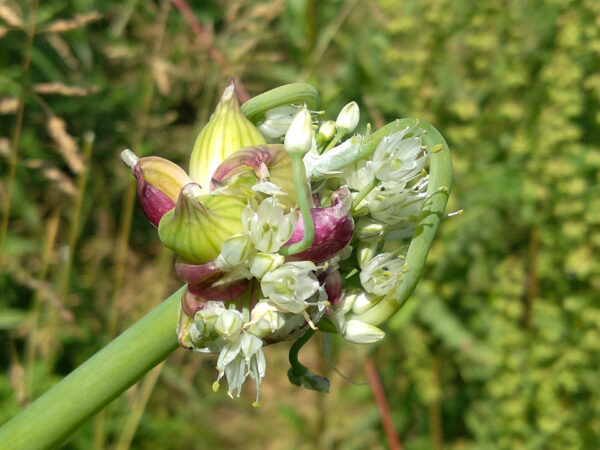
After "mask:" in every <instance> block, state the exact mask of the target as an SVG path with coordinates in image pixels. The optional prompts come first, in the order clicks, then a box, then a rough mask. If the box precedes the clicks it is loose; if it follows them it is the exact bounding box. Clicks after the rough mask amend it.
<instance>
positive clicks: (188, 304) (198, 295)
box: [181, 280, 250, 319]
mask: <svg viewBox="0 0 600 450" xmlns="http://www.w3.org/2000/svg"><path fill="white" fill-rule="evenodd" d="M214 281H215V280H212V281H210V282H207V283H199V284H188V287H187V289H186V291H185V293H184V295H183V297H181V309H182V310H183V312H184V313H186V314H187V315H188V316H190V317H191V318H192V319H193V318H194V315H195V314H196V313H197V312H198V311H200V310H201V309H204V307H205V306H206V302H208V301H220V302H226V301H228V300H233V299H234V298H237V297H239V296H240V295H242V294H243V293H244V291H245V290H246V289H247V288H248V285H249V284H250V280H238V281H234V282H232V283H229V284H224V285H220V286H212V283H214Z"/></svg>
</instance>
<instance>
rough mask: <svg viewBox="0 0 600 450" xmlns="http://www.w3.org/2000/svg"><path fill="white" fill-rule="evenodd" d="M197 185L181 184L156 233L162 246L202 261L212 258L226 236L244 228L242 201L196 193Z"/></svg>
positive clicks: (198, 262)
mask: <svg viewBox="0 0 600 450" xmlns="http://www.w3.org/2000/svg"><path fill="white" fill-rule="evenodd" d="M200 194H201V190H200V186H198V185H197V184H195V183H190V184H187V185H186V186H184V188H183V189H182V190H181V194H180V195H179V199H178V200H177V205H176V206H175V208H174V209H173V210H171V211H169V212H168V213H167V214H165V215H164V216H163V218H162V219H161V221H160V223H159V226H158V235H159V237H160V240H161V241H162V242H163V243H164V244H165V246H166V247H167V248H169V249H171V250H173V251H174V252H175V253H177V254H178V255H180V256H181V257H182V258H183V259H185V260H186V261H187V262H191V263H195V264H203V263H206V262H208V261H210V260H211V259H213V258H215V257H216V256H217V255H218V254H219V253H220V251H221V245H222V244H223V242H224V241H225V240H226V239H227V238H229V237H230V236H232V235H234V234H238V233H242V232H243V231H244V229H243V227H242V221H241V216H242V210H243V209H244V206H245V205H244V203H243V202H242V201H241V200H240V199H238V198H236V197H231V196H228V195H218V194H211V195H200Z"/></svg>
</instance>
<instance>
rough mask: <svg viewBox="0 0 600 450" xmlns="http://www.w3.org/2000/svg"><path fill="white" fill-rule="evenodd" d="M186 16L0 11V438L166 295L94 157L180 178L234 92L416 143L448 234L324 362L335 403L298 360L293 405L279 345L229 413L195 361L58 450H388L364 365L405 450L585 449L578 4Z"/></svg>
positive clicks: (591, 181)
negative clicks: (315, 102) (349, 105)
mask: <svg viewBox="0 0 600 450" xmlns="http://www.w3.org/2000/svg"><path fill="white" fill-rule="evenodd" d="M190 5H192V8H193V9H192V10H191V11H187V13H189V12H191V15H190V14H188V15H187V16H186V10H185V4H184V3H183V2H181V1H177V0H174V1H173V2H172V3H171V2H169V1H158V0H156V1H153V2H139V1H136V0H128V1H125V2H117V1H112V0H111V1H106V2H101V3H100V2H96V4H94V2H91V1H89V0H76V1H72V2H68V4H65V2H59V1H53V0H52V1H44V2H40V5H39V6H36V4H35V3H34V2H33V1H26V2H16V1H3V2H0V136H2V137H0V174H1V175H2V184H1V189H2V190H1V191H0V198H1V199H2V203H3V204H4V205H6V203H7V198H9V197H10V196H12V202H11V210H10V220H9V221H8V222H7V225H8V232H7V234H6V239H5V244H4V248H3V252H2V257H0V259H1V260H2V271H1V274H0V289H1V296H0V328H1V330H0V362H1V365H0V367H2V372H1V373H0V423H1V422H4V421H5V420H6V419H8V418H9V417H10V416H11V415H13V414H14V413H16V412H17V411H18V409H19V408H21V407H23V406H24V405H26V404H27V403H28V402H29V401H30V400H31V399H32V398H35V397H36V396H37V395H39V394H41V393H42V392H43V391H45V390H46V389H47V388H48V387H49V386H50V385H52V384H53V383H54V382H56V381H57V380H58V379H59V378H61V377H62V376H64V375H65V374H67V373H68V372H69V371H71V370H72V369H73V368H74V367H75V366H77V365H78V364H80V363H81V362H82V361H84V360H85V359H86V358H88V357H89V356H90V355H91V354H93V353H94V352H95V351H96V350H97V349H99V348H100V347H101V346H102V345H103V344H104V343H106V342H107V341H108V340H109V339H110V338H111V337H112V336H114V335H115V334H116V333H118V332H119V331H121V330H123V329H124V328H126V327H127V326H128V325H129V324H131V323H133V322H134V321H135V320H136V319H137V318H138V317H140V316H141V315H142V314H143V313H144V312H145V311H148V310H149V309H151V308H152V307H153V305H155V304H157V303H158V302H159V301H160V300H161V298H163V297H164V296H165V294H166V293H168V292H169V291H171V290H173V289H174V288H175V287H177V280H176V279H175V278H174V277H173V275H172V269H171V263H172V255H171V254H169V253H168V252H167V251H165V250H162V249H161V247H160V245H159V244H158V239H157V238H156V232H155V230H154V229H153V228H152V227H151V226H150V225H148V224H147V222H146V220H145V218H144V217H143V215H142V214H141V212H140V211H139V209H137V207H136V208H133V205H134V203H133V201H132V200H133V190H132V187H131V186H132V185H131V176H130V174H129V172H128V170H126V168H125V167H123V166H122V165H121V163H120V162H119V159H118V153H119V151H120V150H121V149H123V148H125V147H131V148H132V149H134V150H135V151H136V152H138V153H142V154H157V155H162V156H165V157H167V158H170V159H172V160H174V161H177V162H180V163H182V165H184V167H185V166H186V165H187V158H188V156H189V154H190V151H191V146H192V143H193V140H194V138H195V136H196V134H197V132H198V130H199V129H200V128H201V126H202V124H203V123H205V122H206V121H207V119H208V116H209V114H210V112H211V111H212V108H213V106H214V105H215V103H216V99H217V97H218V95H219V94H220V91H221V89H222V88H223V87H224V85H225V83H226V81H227V79H228V78H229V77H230V76H232V75H233V74H235V75H236V76H238V77H239V78H240V79H241V80H242V82H243V84H244V86H245V87H246V89H247V90H248V92H249V93H250V94H256V93H259V92H262V91H264V90H266V89H268V88H271V87H274V86H277V85H280V84H284V83H287V82H294V81H309V82H311V83H313V84H314V85H315V86H316V87H318V89H319V90H320V91H321V93H322V99H323V107H324V109H327V110H329V111H332V114H335V112H336V111H337V110H339V108H340V107H341V106H343V104H345V103H346V102H347V101H350V100H357V101H358V102H359V104H360V106H361V111H362V121H363V122H364V123H365V124H366V123H367V122H371V123H373V124H374V125H375V126H380V125H382V124H383V123H385V122H386V121H389V120H392V119H394V118H396V117H406V116H412V117H421V118H424V119H426V120H428V121H431V122H432V123H433V124H434V125H435V126H436V127H437V128H438V129H440V130H441V131H442V133H443V134H444V135H445V136H446V137H447V140H448V142H449V144H450V147H451V149H452V150H453V158H454V164H455V188H454V191H453V195H452V197H451V204H450V210H452V209H455V210H456V209H461V208H462V209H464V211H465V212H464V214H462V215H460V216H457V217H453V218H451V219H448V220H447V221H446V222H445V223H444V224H443V225H442V228H441V234H440V236H439V237H438V239H437V242H436V244H435V246H434V249H433V250H432V253H431V255H430V259H429V266H428V267H429V268H428V270H427V273H426V275H425V277H424V279H423V280H422V282H421V283H420V286H419V287H418V289H417V292H416V293H415V294H414V298H413V299H412V300H411V301H410V302H409V303H408V304H407V306H406V307H405V308H404V309H403V310H402V311H401V312H400V313H399V314H398V315H397V316H396V317H395V318H394V319H393V320H392V321H391V322H390V323H389V324H388V327H387V331H388V336H387V338H386V339H385V340H384V341H383V342H382V343H381V344H379V345H377V346H374V347H372V348H363V347H356V346H352V345H350V344H343V343H340V342H338V341H335V342H334V346H333V348H332V358H333V360H334V361H335V364H336V366H337V367H338V368H339V369H340V370H341V371H342V372H343V373H345V374H347V375H348V376H349V377H350V378H351V379H352V380H354V381H355V382H356V384H352V383H349V382H347V381H345V380H344V379H342V378H341V377H339V376H338V375H337V374H335V373H334V372H333V370H332V368H331V366H330V365H329V363H328V362H327V361H326V360H325V358H324V357H323V355H322V352H321V350H320V348H318V346H317V345H314V346H313V347H310V348H308V349H307V350H305V351H304V353H303V358H304V360H305V361H306V363H307V365H309V366H311V367H312V368H314V369H317V370H315V371H318V372H319V373H322V374H327V375H329V376H330V377H331V379H332V392H331V393H330V394H329V395H322V394H318V393H313V392H308V391H302V390H299V389H298V388H296V387H294V386H292V385H290V384H289V383H288V382H287V379H286V376H285V371H286V360H285V358H286V352H287V346H286V345H279V346H275V347H273V348H270V349H269V350H268V352H267V353H268V355H267V357H268V359H269V369H268V373H267V377H266V379H265V387H264V391H263V393H262V403H263V406H261V407H260V408H258V409H253V408H251V406H250V404H251V397H252V392H247V393H246V394H247V395H246V394H245V395H243V397H244V398H243V399H241V400H239V401H231V400H229V399H228V398H227V397H226V395H225V394H224V393H223V392H219V393H217V394H214V393H212V391H211V389H210V387H211V384H212V380H213V378H214V377H215V375H216V374H215V371H214V359H213V358H211V357H197V356H194V355H190V354H188V353H186V352H184V351H177V352H176V353H175V354H174V355H172V356H171V357H170V358H169V360H168V361H167V362H166V364H164V365H163V366H160V367H159V368H158V369H156V370H155V371H153V372H151V374H149V375H148V376H147V377H146V378H145V379H144V381H142V382H141V383H140V384H139V385H137V386H136V387H134V388H132V389H130V390H129V391H128V392H127V393H126V394H125V395H123V396H122V397H121V398H120V399H118V400H117V401H116V402H114V403H113V405H112V406H111V407H109V408H108V409H107V411H106V412H104V413H102V414H100V415H99V416H98V417H96V418H95V419H94V420H93V421H91V422H90V423H89V424H86V425H85V426H84V427H83V428H82V429H81V430H80V431H79V432H78V433H77V434H76V435H75V436H74V437H73V438H72V439H71V440H70V441H69V442H68V443H67V445H66V448H90V446H91V445H90V443H93V446H94V447H95V448H106V447H114V448H127V446H128V445H129V444H131V446H132V447H133V448H232V447H242V446H243V447H244V448H277V449H280V448H316V447H318V448H344V449H353V448H357V449H358V448H386V446H387V444H386V441H385V437H384V434H383V431H382V427H381V422H380V416H379V413H378V410H377V408H376V406H375V403H374V401H373V395H372V392H371V388H370V387H369V386H368V385H365V384H361V383H363V382H364V380H365V368H364V367H365V361H366V360H367V359H368V358H372V360H373V361H375V363H376V365H377V368H378V370H379V372H380V375H381V379H382V382H383V385H384V388H385V390H386V393H387V397H388V402H389V404H390V408H391V414H392V419H393V421H394V424H395V427H396V430H397V432H398V434H399V436H400V438H401V441H402V444H403V445H404V447H405V448H412V449H420V448H436V449H439V448H441V447H442V446H445V447H447V448H594V447H597V446H598V445H599V444H600V387H599V386H600V383H598V372H599V369H600V363H599V361H600V304H599V299H600V294H599V292H600V262H599V261H600V260H598V258H597V256H596V255H598V254H599V252H600V232H599V229H600V213H599V211H600V195H599V194H600V188H599V181H600V176H599V173H600V172H599V169H600V148H599V144H598V142H600V127H599V124H600V108H599V105H600V75H599V74H600V58H599V57H600V3H599V2H597V1H594V0H579V1H570V0H548V1H546V2H539V1H529V0H525V1H522V0H519V1H517V0H508V1H499V0H486V1H481V2H471V1H468V0H453V1H450V0H427V1H419V0H403V1H401V2H398V1H394V0H376V1H375V0H368V1H364V2H363V1H357V0H348V1H326V2H317V1H314V0H268V1H254V0H232V1H224V0H223V1H221V0H211V1H206V2H198V4H197V5H196V4H195V3H193V2H190ZM192 16H195V17H196V18H197V20H198V21H199V24H200V28H198V27H196V28H194V26H191V25H190V22H189V20H190V17H192ZM33 23H35V30H34V34H32V36H33V42H32V45H31V47H29V46H28V35H29V34H30V32H31V24H33ZM28 58H30V60H31V63H30V66H29V68H27V64H26V63H25V61H26V60H27V59H28ZM20 99H22V100H23V102H24V103H23V104H24V110H23V125H22V126H20V125H19V119H18V118H19V115H20V111H19V106H20V104H21V102H20ZM89 131H92V132H93V133H94V135H95V140H94V143H93V146H90V145H89V144H86V142H89V134H86V133H87V132H89ZM19 132H20V136H16V134H17V133H19ZM86 138H87V140H86ZM11 141H12V142H11ZM17 141H18V146H15V145H14V144H15V143H17ZM15 148H16V149H17V150H18V154H17V153H14V149H15ZM15 156H18V158H17V159H15ZM11 161H16V162H17V164H16V166H15V167H16V172H15V174H16V176H15V178H14V183H11V181H10V179H11V177H10V173H11V164H12V163H11ZM0 251H2V249H0ZM142 413H143V414H142Z"/></svg>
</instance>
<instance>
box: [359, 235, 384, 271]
mask: <svg viewBox="0 0 600 450" xmlns="http://www.w3.org/2000/svg"><path fill="white" fill-rule="evenodd" d="M378 247H379V241H378V240H373V241H369V242H366V241H360V242H359V243H358V245H357V246H356V260H357V262H358V267H360V268H361V269H364V267H365V265H366V264H367V263H368V262H369V261H370V260H371V259H373V258H374V257H375V255H376V254H377V249H378Z"/></svg>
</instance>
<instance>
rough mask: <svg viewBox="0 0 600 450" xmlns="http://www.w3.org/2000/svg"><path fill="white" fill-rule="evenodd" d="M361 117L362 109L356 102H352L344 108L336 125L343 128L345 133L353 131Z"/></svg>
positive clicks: (340, 128)
mask: <svg viewBox="0 0 600 450" xmlns="http://www.w3.org/2000/svg"><path fill="white" fill-rule="evenodd" d="M359 118H360V110H359V109H358V105H357V104H356V102H350V103H348V104H347V105H346V106H344V107H343V108H342V110H341V111H340V113H339V114H338V116H337V119H336V120H335V125H336V127H337V128H338V130H343V131H344V132H345V133H344V134H348V133H352V132H353V131H354V129H355V128H356V126H357V125H358V120H359Z"/></svg>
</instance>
